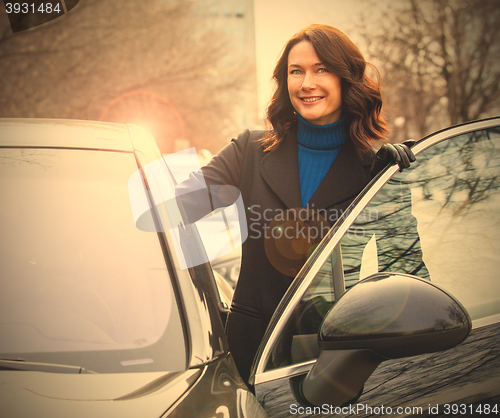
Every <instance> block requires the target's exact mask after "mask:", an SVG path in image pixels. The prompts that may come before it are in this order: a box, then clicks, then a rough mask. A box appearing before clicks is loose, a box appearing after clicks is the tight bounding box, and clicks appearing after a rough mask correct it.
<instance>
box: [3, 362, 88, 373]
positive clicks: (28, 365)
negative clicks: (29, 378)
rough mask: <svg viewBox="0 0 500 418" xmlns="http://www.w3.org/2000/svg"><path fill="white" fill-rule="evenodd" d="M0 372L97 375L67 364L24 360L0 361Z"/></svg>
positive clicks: (83, 368)
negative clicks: (20, 371)
mask: <svg viewBox="0 0 500 418" xmlns="http://www.w3.org/2000/svg"><path fill="white" fill-rule="evenodd" d="M0 370H25V371H35V372H48V373H75V374H83V373H96V372H93V371H92V370H88V369H86V368H85V367H79V366H69V365H67V364H53V363H39V362H33V361H26V360H23V359H0Z"/></svg>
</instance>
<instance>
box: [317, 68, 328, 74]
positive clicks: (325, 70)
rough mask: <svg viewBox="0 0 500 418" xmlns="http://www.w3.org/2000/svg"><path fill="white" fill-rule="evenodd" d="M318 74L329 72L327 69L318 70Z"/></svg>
mask: <svg viewBox="0 0 500 418" xmlns="http://www.w3.org/2000/svg"><path fill="white" fill-rule="evenodd" d="M318 72H320V73H329V71H328V69H327V68H320V69H319V70H318Z"/></svg>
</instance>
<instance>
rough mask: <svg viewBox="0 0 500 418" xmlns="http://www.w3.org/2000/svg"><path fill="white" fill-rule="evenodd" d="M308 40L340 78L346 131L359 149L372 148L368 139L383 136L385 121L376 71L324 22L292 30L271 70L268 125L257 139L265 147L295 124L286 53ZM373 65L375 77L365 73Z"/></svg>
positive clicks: (273, 143) (280, 138)
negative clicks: (274, 87)
mask: <svg viewBox="0 0 500 418" xmlns="http://www.w3.org/2000/svg"><path fill="white" fill-rule="evenodd" d="M302 41H309V42H311V43H312V45H313V47H314V49H315V51H316V54H317V55H318V57H319V59H320V60H321V62H322V64H323V65H324V66H325V67H326V68H327V69H328V70H329V71H331V72H332V73H334V74H336V75H338V76H339V77H340V78H341V89H342V97H341V99H342V115H343V116H344V117H345V120H346V122H347V127H348V128H347V129H348V134H349V136H350V138H351V139H352V141H353V142H354V144H355V145H356V147H358V148H359V149H360V150H362V151H368V150H369V149H371V148H372V146H371V141H373V140H381V139H383V140H384V139H386V138H385V136H384V134H385V133H386V132H387V125H386V122H385V121H384V119H383V118H382V116H381V110H382V92H381V90H380V81H379V73H378V71H377V69H376V68H375V67H374V66H373V65H371V64H369V63H367V62H366V61H365V59H364V58H363V56H362V55H361V52H359V49H358V48H357V47H356V45H354V44H353V43H352V41H351V40H350V39H349V38H348V37H347V36H346V35H345V34H344V33H343V32H341V31H340V30H338V29H336V28H334V27H332V26H328V25H317V24H316V25H311V26H309V27H307V28H305V29H303V30H301V31H300V32H298V33H296V34H295V35H294V36H293V37H292V38H291V39H290V40H289V41H288V43H287V44H286V45H285V48H284V50H283V53H282V54H281V57H280V58H279V60H278V62H277V64H276V67H275V69H274V73H273V79H274V81H275V83H276V90H275V92H274V95H273V97H272V99H271V103H270V104H269V106H268V108H267V119H268V120H269V122H270V123H271V125H272V130H271V131H269V133H268V134H267V135H265V136H264V137H263V138H262V139H261V144H262V146H263V147H264V150H265V151H269V150H271V149H273V148H274V147H276V146H277V145H278V143H279V142H280V141H281V140H282V139H283V138H284V137H285V135H286V133H287V132H288V131H290V130H291V129H294V128H295V127H296V126H297V115H296V111H295V109H294V107H293V106H292V103H291V101H290V97H289V95H288V82H287V79H288V55H289V54H290V50H291V49H292V48H293V47H294V46H295V45H297V44H298V43H299V42H302ZM367 67H371V68H373V70H374V71H375V74H376V79H375V80H374V79H372V78H370V77H368V76H367V75H366V69H367Z"/></svg>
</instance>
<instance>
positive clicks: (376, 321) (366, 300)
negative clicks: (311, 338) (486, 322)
mask: <svg viewBox="0 0 500 418" xmlns="http://www.w3.org/2000/svg"><path fill="white" fill-rule="evenodd" d="M471 328H472V324H471V319H470V317H469V314H468V313H467V311H466V310H465V308H464V307H463V306H462V305H461V304H460V303H459V302H458V301H457V300H456V299H455V298H454V297H453V296H451V295H450V294H448V293H447V292H445V291H444V290H442V289H440V288H439V287H437V286H436V285H434V284H432V283H431V282H429V281H427V280H423V279H420V278H418V277H415V276H410V275H406V274H392V273H378V274H374V275H372V276H370V277H368V278H366V279H365V280H363V281H361V282H360V283H358V284H356V285H355V286H353V287H352V288H351V289H349V290H348V291H347V292H346V293H345V294H344V295H343V296H342V297H341V298H340V299H339V300H338V302H337V303H336V304H335V305H334V306H333V308H332V309H331V310H330V312H329V313H328V315H327V316H326V317H325V319H324V321H323V324H322V326H321V329H320V331H319V334H318V343H319V346H320V348H321V350H322V351H321V354H320V356H319V358H318V361H317V362H316V364H315V365H314V366H313V368H312V369H311V370H310V371H309V373H308V374H307V375H306V376H305V378H302V379H301V381H300V382H298V381H297V380H295V382H292V387H293V389H294V392H295V395H296V396H297V397H298V400H299V401H301V402H302V403H304V404H306V405H315V406H321V405H323V404H328V405H332V406H340V405H344V404H347V403H352V402H354V401H356V400H357V399H358V398H359V396H360V395H361V394H362V391H363V386H364V384H365V382H366V380H367V379H368V378H369V377H370V375H371V374H372V373H373V371H374V370H375V369H376V368H377V367H378V365H379V364H380V363H381V362H383V361H385V360H389V359H397V358H401V357H408V356H415V355H419V354H424V353H431V352H436V351H442V350H447V349H448V348H451V347H454V346H456V345H457V344H460V343H461V342H462V341H464V340H465V339H466V338H467V336H468V335H469V333H470V330H471Z"/></svg>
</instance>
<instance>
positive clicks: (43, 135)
mask: <svg viewBox="0 0 500 418" xmlns="http://www.w3.org/2000/svg"><path fill="white" fill-rule="evenodd" d="M0 129H1V131H0V147H2V146H3V147H4V146H7V147H50V148H52V147H57V148H83V149H100V150H113V151H133V150H134V146H133V144H132V139H131V136H130V132H129V126H128V125H123V124H116V123H110V122H97V121H88V120H76V119H75V120H73V119H24V118H19V119H15V118H12V119H1V118H0Z"/></svg>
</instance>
